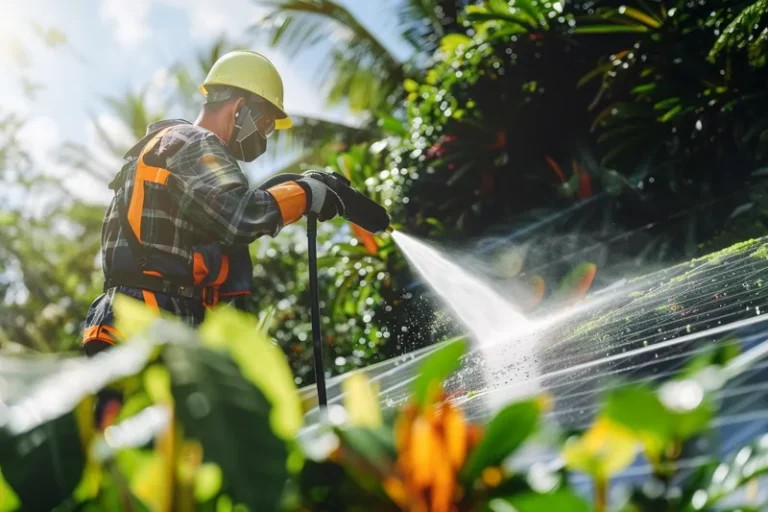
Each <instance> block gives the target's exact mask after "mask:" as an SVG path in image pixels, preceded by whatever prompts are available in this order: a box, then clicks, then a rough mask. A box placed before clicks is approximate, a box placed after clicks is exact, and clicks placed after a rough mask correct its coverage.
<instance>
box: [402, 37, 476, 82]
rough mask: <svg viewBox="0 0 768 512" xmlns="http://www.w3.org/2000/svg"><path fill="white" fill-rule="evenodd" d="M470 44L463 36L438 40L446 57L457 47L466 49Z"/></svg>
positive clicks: (468, 39) (467, 38)
mask: <svg viewBox="0 0 768 512" xmlns="http://www.w3.org/2000/svg"><path fill="white" fill-rule="evenodd" d="M471 42H472V39H471V38H470V37H468V36H465V35H464V34H448V35H447V36H445V37H443V38H442V39H441V40H440V50H442V51H443V53H445V54H447V55H452V54H453V53H455V52H456V48H458V47H459V46H464V47H466V46H468V45H469V44H470V43H471ZM406 81H407V80H406ZM415 90H416V89H414V90H413V91H408V89H406V91H408V92H414V91H415Z"/></svg>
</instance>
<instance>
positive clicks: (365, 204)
mask: <svg viewBox="0 0 768 512" xmlns="http://www.w3.org/2000/svg"><path fill="white" fill-rule="evenodd" d="M316 172H323V173H325V174H327V175H328V176H330V177H331V178H333V179H335V180H338V181H339V182H340V183H341V184H343V185H344V186H343V187H338V188H337V189H336V192H338V194H339V199H340V200H341V202H342V203H344V214H343V215H342V216H343V217H344V218H345V219H347V220H348V221H350V222H353V223H355V224H357V225H358V226H360V227H361V228H363V229H365V230H367V231H370V232H371V233H378V232H381V231H387V232H390V233H391V232H392V227H391V226H390V225H389V222H390V220H389V215H388V214H387V211H386V210H385V209H384V207H383V206H381V205H380V204H379V203H377V202H375V201H374V200H372V199H371V198H369V197H368V196H366V195H365V194H362V193H360V192H358V191H357V190H355V189H354V188H352V186H351V183H350V181H349V180H348V179H347V178H345V177H344V176H342V175H341V174H338V173H335V172H330V171H316ZM300 178H302V176H301V175H299V174H278V175H277V176H274V177H272V178H270V179H269V180H267V182H265V183H263V184H262V185H261V186H260V188H269V187H272V186H274V185H277V184H278V183H282V182H285V181H295V180H298V179H300ZM307 239H308V253H309V293H310V301H311V304H310V308H311V313H312V347H313V359H314V367H315V381H316V383H317V401H318V404H319V405H320V407H326V406H327V405H328V396H327V393H326V388H325V370H324V369H323V342H322V336H321V333H320V288H319V286H318V282H317V215H316V214H314V213H310V214H308V215H307Z"/></svg>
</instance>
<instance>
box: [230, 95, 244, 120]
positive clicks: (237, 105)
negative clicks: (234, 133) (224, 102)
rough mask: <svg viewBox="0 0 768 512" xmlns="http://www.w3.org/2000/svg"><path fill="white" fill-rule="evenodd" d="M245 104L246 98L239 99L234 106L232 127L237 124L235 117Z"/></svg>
mask: <svg viewBox="0 0 768 512" xmlns="http://www.w3.org/2000/svg"><path fill="white" fill-rule="evenodd" d="M244 102H245V98H237V99H236V100H235V102H234V104H233V105H232V113H231V115H232V125H233V126H234V124H235V116H236V115H237V111H238V110H240V106H241V105H242V104H243V103H244Z"/></svg>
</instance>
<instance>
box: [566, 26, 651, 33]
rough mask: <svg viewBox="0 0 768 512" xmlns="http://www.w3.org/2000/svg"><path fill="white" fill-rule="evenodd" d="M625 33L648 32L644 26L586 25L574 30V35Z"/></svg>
mask: <svg viewBox="0 0 768 512" xmlns="http://www.w3.org/2000/svg"><path fill="white" fill-rule="evenodd" d="M625 32H648V27H646V26H644V25H586V26H582V27H576V28H574V29H573V33H574V34H619V33H625Z"/></svg>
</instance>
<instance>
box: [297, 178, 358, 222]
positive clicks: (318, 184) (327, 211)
mask: <svg viewBox="0 0 768 512" xmlns="http://www.w3.org/2000/svg"><path fill="white" fill-rule="evenodd" d="M296 183H298V184H299V185H301V186H302V187H303V188H304V190H305V191H306V190H307V189H309V193H308V194H307V196H308V198H311V200H310V202H309V204H308V205H307V213H309V212H312V213H315V214H317V219H318V220H319V221H321V222H325V221H327V220H330V219H332V218H334V217H336V216H337V215H344V202H343V201H342V200H341V197H340V193H339V192H340V190H341V188H342V187H349V185H347V184H346V183H344V181H343V179H338V178H334V177H333V176H332V175H329V174H328V173H325V172H320V171H307V172H305V173H304V174H302V178H301V179H299V180H296Z"/></svg>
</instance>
